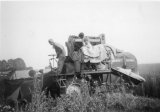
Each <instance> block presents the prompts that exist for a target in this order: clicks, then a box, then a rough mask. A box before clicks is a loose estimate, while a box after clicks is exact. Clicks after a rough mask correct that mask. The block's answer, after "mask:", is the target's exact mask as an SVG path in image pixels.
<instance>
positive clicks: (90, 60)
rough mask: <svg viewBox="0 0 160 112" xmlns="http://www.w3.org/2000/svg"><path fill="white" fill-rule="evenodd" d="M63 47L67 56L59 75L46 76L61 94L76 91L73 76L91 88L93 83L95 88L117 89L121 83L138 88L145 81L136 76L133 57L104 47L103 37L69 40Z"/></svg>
mask: <svg viewBox="0 0 160 112" xmlns="http://www.w3.org/2000/svg"><path fill="white" fill-rule="evenodd" d="M85 39H86V40H85ZM84 40H85V41H87V42H89V43H90V44H91V45H90V46H91V48H88V47H87V46H84ZM66 46H67V50H68V56H66V60H65V63H64V66H63V70H62V72H61V73H60V74H55V69H53V67H51V72H50V76H52V77H54V78H56V81H57V83H58V84H59V87H60V90H61V93H63V92H64V90H65V91H69V89H73V88H75V91H76V90H77V88H79V84H77V83H75V81H74V79H75V76H78V77H79V76H80V77H81V78H83V79H86V80H87V81H90V82H92V83H93V84H91V85H92V86H93V85H94V83H95V82H98V84H99V85H101V84H106V85H121V84H122V82H123V84H124V83H125V84H128V85H139V84H142V82H144V81H145V79H144V78H143V77H141V76H140V75H139V72H138V65H137V59H136V57H135V56H134V55H132V54H131V53H128V52H123V51H121V50H119V49H116V48H114V47H112V46H110V45H108V44H106V43H105V36H104V35H100V36H99V37H91V36H87V37H84V38H83V39H82V38H80V37H78V36H70V37H69V38H68V42H66ZM53 58H54V57H53ZM53 58H51V59H53ZM52 72H53V73H52ZM73 90H74V89H73ZM62 91H63V92H62Z"/></svg>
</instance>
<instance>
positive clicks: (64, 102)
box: [0, 64, 160, 112]
mask: <svg viewBox="0 0 160 112" xmlns="http://www.w3.org/2000/svg"><path fill="white" fill-rule="evenodd" d="M139 71H140V75H141V76H143V77H144V78H145V79H146V82H144V84H143V85H144V86H143V89H142V88H141V86H139V87H138V88H137V89H136V91H135V92H136V93H135V94H134V95H133V94H132V93H128V92H126V91H125V89H124V87H123V86H122V87H121V88H120V89H119V90H114V89H113V88H112V90H108V89H106V86H101V87H97V88H96V92H95V93H94V94H93V95H92V96H90V95H89V91H88V86H87V83H82V85H81V90H82V94H81V96H82V97H80V96H79V95H78V94H76V93H73V94H72V95H71V96H70V95H62V96H61V97H60V98H57V99H56V100H53V99H52V98H51V97H48V98H47V97H46V96H45V95H44V93H43V92H41V91H40V90H39V89H35V91H34V93H33V97H32V102H31V103H30V104H29V105H27V106H26V108H25V109H24V110H21V112H160V99H159V98H160V72H159V71H160V64H156V65H149V64H147V65H140V66H139ZM36 85H37V84H36ZM36 88H39V87H36ZM0 112H15V109H13V108H11V107H10V106H6V105H3V104H1V105H0Z"/></svg>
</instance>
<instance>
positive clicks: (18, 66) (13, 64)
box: [0, 58, 28, 72]
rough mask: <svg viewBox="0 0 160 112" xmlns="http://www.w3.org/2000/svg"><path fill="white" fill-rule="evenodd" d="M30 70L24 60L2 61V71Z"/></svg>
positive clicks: (0, 68) (0, 66)
mask: <svg viewBox="0 0 160 112" xmlns="http://www.w3.org/2000/svg"><path fill="white" fill-rule="evenodd" d="M25 69H28V68H27V67H26V64H25V62H24V60H23V59H22V58H16V59H9V60H0V71H1V72H3V71H8V70H25Z"/></svg>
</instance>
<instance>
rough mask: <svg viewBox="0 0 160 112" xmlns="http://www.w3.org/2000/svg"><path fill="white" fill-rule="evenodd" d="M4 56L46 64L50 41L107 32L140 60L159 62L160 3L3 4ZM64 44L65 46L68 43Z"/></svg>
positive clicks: (0, 50)
mask: <svg viewBox="0 0 160 112" xmlns="http://www.w3.org/2000/svg"><path fill="white" fill-rule="evenodd" d="M0 5H1V9H0V14H1V16H0V17H1V18H0V20H1V23H0V26H1V28H0V29H1V36H0V60H2V59H5V60H8V59H11V58H12V59H15V58H18V57H20V58H22V59H24V61H25V62H26V64H27V66H32V67H34V68H44V67H45V66H47V65H48V59H49V57H48V54H51V53H53V49H52V47H51V46H50V45H49V44H48V39H49V38H53V39H54V40H55V41H56V42H59V43H61V44H62V45H64V46H65V41H67V39H68V36H69V35H78V34H79V33H80V32H84V33H85V35H90V36H98V35H99V34H101V33H104V34H105V35H106V43H108V44H111V45H112V46H115V47H116V48H119V49H122V50H124V51H129V52H131V53H133V54H134V55H135V56H136V57H137V59H138V63H160V2H105V1H101V2H98V0H97V1H94V2H91V1H87V0H86V1H76V2H74V1H73V0H72V1H70V2H65V1H63V0H61V1H60V2H58V1H54V2H44V1H42V2H36V1H34V2H32V1H30V2H7V1H3V2H1V3H0ZM65 48H66V46H65Z"/></svg>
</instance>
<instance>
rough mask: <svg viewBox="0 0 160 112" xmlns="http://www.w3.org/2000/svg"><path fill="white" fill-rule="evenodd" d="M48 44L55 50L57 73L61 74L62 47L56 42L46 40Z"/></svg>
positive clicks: (63, 57) (63, 59)
mask: <svg viewBox="0 0 160 112" xmlns="http://www.w3.org/2000/svg"><path fill="white" fill-rule="evenodd" d="M48 42H49V44H50V45H52V46H53V49H55V51H56V54H57V58H58V73H59V74H60V73H61V72H62V68H63V65H64V61H65V55H66V53H65V50H64V47H63V46H62V45H60V44H58V43H56V42H54V41H53V39H49V40H48Z"/></svg>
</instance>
